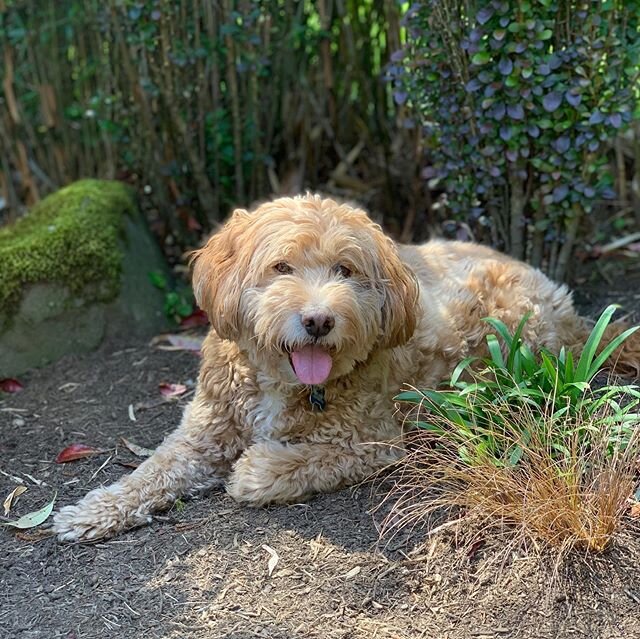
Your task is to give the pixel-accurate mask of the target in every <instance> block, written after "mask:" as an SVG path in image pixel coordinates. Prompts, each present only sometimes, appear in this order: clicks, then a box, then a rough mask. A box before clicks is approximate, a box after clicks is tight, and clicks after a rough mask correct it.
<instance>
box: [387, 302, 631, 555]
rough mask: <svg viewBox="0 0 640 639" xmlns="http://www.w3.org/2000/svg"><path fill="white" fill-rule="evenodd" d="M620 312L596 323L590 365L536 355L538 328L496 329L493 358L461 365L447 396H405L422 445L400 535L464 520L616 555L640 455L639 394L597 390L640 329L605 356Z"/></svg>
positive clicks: (405, 480)
mask: <svg viewBox="0 0 640 639" xmlns="http://www.w3.org/2000/svg"><path fill="white" fill-rule="evenodd" d="M614 310H615V307H613V306H610V307H608V308H607V309H606V310H605V312H604V313H603V314H602V316H601V317H600V319H599V320H598V321H597V322H596V324H595V326H594V328H593V330H592V332H591V334H590V335H589V337H588V339H587V341H586V343H585V346H584V348H583V350H582V352H581V354H580V356H579V357H576V356H574V354H573V353H571V352H570V351H567V350H566V349H562V350H561V351H560V353H558V354H557V355H556V354H553V353H551V352H549V351H546V350H542V351H540V352H539V353H534V352H533V351H532V350H531V349H530V348H529V347H528V346H527V345H526V344H525V343H524V342H523V341H522V332H523V328H524V326H525V323H526V321H527V317H525V318H523V320H522V321H521V322H520V325H519V326H518V327H517V329H516V331H515V332H514V333H513V334H511V333H510V332H509V331H508V329H507V327H506V326H505V325H504V324H503V323H502V322H499V321H498V320H495V319H487V320H486V321H487V322H489V324H490V325H491V326H492V328H493V329H494V330H495V333H496V334H495V335H489V336H488V337H487V346H488V352H489V357H487V358H484V359H471V358H469V359H466V360H464V361H463V362H461V363H460V364H459V365H458V366H457V367H456V369H455V370H454V372H453V375H452V377H451V380H450V382H449V386H450V388H449V389H447V390H423V391H418V390H411V391H406V392H404V393H401V394H400V395H399V396H398V397H397V400H398V401H400V402H402V403H403V404H405V405H407V404H408V405H409V412H408V416H407V419H408V421H409V422H410V423H412V424H413V425H414V426H415V427H417V432H418V436H417V437H416V438H415V441H414V445H413V446H412V447H411V449H410V452H409V453H408V455H407V457H406V458H405V459H404V461H403V462H402V473H401V480H400V481H399V482H398V485H397V488H396V491H398V490H399V491H400V493H401V496H400V498H399V499H398V502H397V505H396V508H395V509H394V512H393V514H392V518H391V519H390V521H393V522H394V524H393V526H404V525H406V524H409V523H415V522H416V520H418V519H422V518H423V517H424V516H425V515H428V514H429V513H432V512H433V511H434V510H437V509H441V508H443V507H444V508H456V509H457V508H462V509H463V510H464V511H465V512H473V513H475V514H478V515H480V516H481V518H482V519H483V521H484V522H485V523H486V524H487V525H493V524H497V523H508V524H510V525H511V529H512V530H513V531H518V532H519V533H520V534H522V535H523V536H524V537H528V538H529V539H535V540H536V541H539V540H544V541H546V542H548V543H549V544H551V545H552V546H554V547H556V548H560V549H563V550H568V549H571V548H581V549H587V550H591V551H602V550H604V549H605V548H607V547H608V546H609V544H610V543H611V541H612V539H613V537H614V535H615V533H616V531H617V530H619V528H620V525H621V523H622V521H623V518H624V513H625V511H626V509H627V506H628V500H629V498H630V497H631V496H632V494H633V491H634V485H635V483H636V465H637V460H638V457H639V455H640V436H639V432H640V429H639V428H638V427H639V426H640V413H638V411H637V408H638V405H639V404H640V393H639V392H638V388H637V387H636V386H633V385H616V384H608V385H605V386H602V387H600V388H598V387H595V386H596V385H595V384H593V379H594V377H595V376H596V374H597V373H598V372H599V371H600V370H601V367H602V366H603V364H604V362H605V361H606V360H607V358H608V357H610V356H611V355H612V353H613V352H614V351H615V350H616V348H618V347H619V346H620V345H621V344H622V343H623V342H624V340H625V339H627V338H628V337H629V335H631V334H632V333H633V332H634V331H635V330H637V328H638V327H635V328H631V329H628V330H626V331H624V332H623V333H621V334H620V335H619V336H618V337H616V338H615V339H614V340H612V341H611V342H610V343H609V344H606V345H603V344H602V340H603V335H604V333H605V330H606V328H607V326H608V324H609V322H610V320H611V316H612V315H613V312H614ZM417 486H418V487H419V493H416V487H417ZM416 494H418V495H419V497H418V498H416Z"/></svg>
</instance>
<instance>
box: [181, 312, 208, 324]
mask: <svg viewBox="0 0 640 639" xmlns="http://www.w3.org/2000/svg"><path fill="white" fill-rule="evenodd" d="M208 325H209V318H208V317H207V314H206V313H205V312H204V311H203V310H202V309H200V308H199V309H198V310H197V311H193V313H191V315H187V317H184V318H182V320H181V321H180V328H195V327H196V326H208Z"/></svg>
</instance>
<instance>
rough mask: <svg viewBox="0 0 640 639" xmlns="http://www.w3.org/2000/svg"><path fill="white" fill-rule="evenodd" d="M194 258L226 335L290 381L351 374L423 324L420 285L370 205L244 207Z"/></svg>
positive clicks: (198, 291)
mask: <svg viewBox="0 0 640 639" xmlns="http://www.w3.org/2000/svg"><path fill="white" fill-rule="evenodd" d="M192 265H193V288H194V292H195V296H196V299H197V301H198V304H199V305H200V307H201V308H203V309H204V310H205V311H206V312H207V314H208V316H209V319H210V321H211V324H212V326H213V328H214V329H215V330H216V332H217V333H218V335H219V336H220V337H222V338H224V339H229V340H233V341H235V342H237V343H238V344H239V345H240V347H241V348H242V349H243V350H244V351H246V352H247V353H248V355H249V357H250V358H251V360H252V361H253V362H254V364H255V365H256V366H258V367H259V368H260V369H261V370H263V371H264V372H265V373H267V374H269V375H271V376H276V377H277V378H279V379H281V380H282V381H288V382H294V383H302V384H323V383H325V382H326V381H327V380H328V379H335V378H337V377H340V376H342V375H346V374H348V373H349V372H350V371H351V370H352V369H353V367H354V366H355V365H356V364H357V363H358V362H363V361H366V360H367V359H368V357H369V356H370V355H371V354H372V353H373V352H374V351H376V350H377V349H380V348H390V347H394V346H398V345H400V344H403V343H405V342H406V341H407V340H408V339H409V338H410V337H411V335H412V334H413V331H414V328H415V323H416V306H417V298H418V289H417V283H416V279H415V276H414V275H413V273H412V272H411V271H410V270H409V269H408V268H407V267H406V266H405V265H404V264H403V263H402V262H401V261H400V259H399V257H398V253H397V250H396V247H395V245H394V243H393V242H392V241H391V240H390V239H389V238H387V237H386V236H385V235H384V234H383V233H382V230H381V229H380V227H379V226H378V225H377V224H374V223H373V222H372V221H371V220H370V219H369V217H368V216H367V214H366V213H365V212H364V211H362V210H360V209H356V208H353V207H352V206H349V205H347V204H339V203H337V202H334V201H333V200H330V199H324V198H321V197H319V196H314V195H307V196H305V197H297V198H281V199H277V200H274V201H272V202H268V203H266V204H262V205H261V206H259V207H258V208H257V209H256V210H254V211H252V212H248V211H245V210H237V211H235V212H234V213H233V216H232V217H231V218H230V219H229V221H228V222H227V223H226V224H225V225H224V226H223V227H222V229H221V230H220V231H219V232H218V233H216V234H215V235H214V236H213V237H211V239H210V240H209V241H208V243H207V244H206V246H204V248H202V249H200V250H199V251H196V252H195V253H194V254H193V256H192Z"/></svg>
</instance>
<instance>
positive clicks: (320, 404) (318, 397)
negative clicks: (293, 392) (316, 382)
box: [309, 386, 326, 411]
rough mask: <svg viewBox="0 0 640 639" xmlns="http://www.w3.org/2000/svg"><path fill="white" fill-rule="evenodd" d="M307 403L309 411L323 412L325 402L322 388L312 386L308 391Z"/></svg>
mask: <svg viewBox="0 0 640 639" xmlns="http://www.w3.org/2000/svg"><path fill="white" fill-rule="evenodd" d="M309 402H310V404H311V410H319V411H321V410H324V407H325V406H326V401H325V399H324V387H323V386H312V387H311V388H310V389H309Z"/></svg>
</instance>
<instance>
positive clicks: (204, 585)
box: [0, 278, 640, 639]
mask: <svg viewBox="0 0 640 639" xmlns="http://www.w3.org/2000/svg"><path fill="white" fill-rule="evenodd" d="M639 284H640V278H638V280H636V281H635V284H634V283H633V280H631V281H630V280H624V281H622V282H621V284H620V285H619V287H618V289H616V287H615V286H610V287H607V290H606V291H604V292H603V290H602V289H601V288H599V289H598V290H597V291H595V292H594V291H592V290H591V289H590V288H589V287H588V286H585V287H583V290H582V293H581V294H580V295H579V296H578V301H579V303H580V305H581V307H582V308H584V309H587V311H588V312H591V313H594V312H597V311H598V310H599V309H601V308H603V306H604V304H605V303H608V302H610V301H624V302H627V307H628V308H630V309H636V310H638V309H640V285H639ZM197 367H198V358H197V356H195V355H193V354H191V353H188V352H167V351H161V350H157V349H156V348H154V347H152V346H150V345H149V344H148V343H144V342H137V343H130V342H128V341H127V340H126V339H125V338H124V337H123V338H122V340H120V341H119V342H117V343H114V342H112V343H109V344H105V345H104V346H103V347H102V348H101V349H100V350H99V351H98V352H96V353H93V354H90V355H86V356H81V357H80V356H78V357H67V358H65V359H63V360H61V361H60V362H58V363H57V364H55V365H53V366H50V367H48V368H45V369H42V370H38V371H34V372H32V373H31V374H29V375H27V376H25V377H24V378H22V381H23V382H24V383H25V390H24V391H23V392H21V393H18V394H15V395H4V396H1V397H0V471H1V473H2V474H0V497H2V499H4V497H5V496H6V495H7V494H8V493H9V492H10V491H11V490H12V489H13V488H14V487H15V486H16V485H17V483H16V480H15V479H14V478H16V477H17V478H19V479H21V480H22V481H23V482H24V485H25V486H27V487H28V491H27V492H26V493H25V494H23V495H22V496H21V497H20V499H19V501H18V502H17V504H16V505H15V506H14V507H13V508H12V511H11V515H12V516H16V517H17V516H19V515H22V514H24V513H27V512H29V511H31V510H34V509H37V508H40V507H41V506H43V505H44V504H45V503H47V502H48V501H50V500H51V499H52V497H53V496H54V494H55V493H57V506H62V505H64V504H69V503H72V502H75V501H76V500H77V499H79V498H80V497H82V496H83V495H84V494H85V493H86V492H87V491H88V490H89V489H91V488H95V487H96V486H99V485H101V484H108V483H110V482H112V481H114V480H116V479H117V478H118V477H119V476H121V475H122V474H123V473H125V472H129V471H130V468H127V467H126V466H123V465H122V464H127V463H129V464H131V463H136V462H138V461H139V459H138V458H136V457H135V455H133V454H132V453H131V452H130V451H129V450H128V449H127V448H126V447H124V446H122V444H121V443H120V438H121V437H126V438H127V439H129V440H131V441H133V442H135V443H136V444H139V445H142V446H146V447H149V448H153V447H154V446H155V445H156V444H157V443H159V441H160V440H161V439H162V437H163V436H164V435H165V434H166V433H168V432H169V431H170V430H171V429H173V428H174V427H175V425H176V424H177V422H178V420H179V418H180V413H181V410H182V408H183V405H184V403H185V402H186V401H188V396H186V397H183V398H181V399H180V400H179V401H164V400H163V398H162V397H161V396H160V394H159V391H158V385H159V384H160V383H161V382H179V383H184V384H187V385H188V386H190V385H191V384H192V383H193V380H195V378H196V374H197ZM130 405H131V406H132V407H133V415H134V416H135V418H136V421H132V419H131V417H130V409H129V406H130ZM75 442H79V443H85V444H88V445H91V446H95V447H98V448H103V449H105V450H106V451H107V452H106V453H104V454H102V455H98V456H95V457H92V458H89V459H85V460H81V461H76V462H73V463H69V464H55V463H54V461H53V460H54V459H55V457H56V455H57V454H58V452H60V450H62V449H63V448H64V447H65V446H67V445H69V444H71V443H75ZM380 492H381V489H378V490H374V489H372V487H371V486H361V487H358V488H356V489H351V490H345V491H343V492H340V493H337V494H333V495H325V496H319V497H316V498H314V499H312V500H311V501H309V502H308V503H306V504H300V505H293V506H288V507H269V508H263V509H257V510H256V509H249V508H246V507H241V506H239V505H237V504H236V503H234V502H233V501H232V500H231V499H230V498H229V497H228V496H226V495H225V494H224V493H223V492H221V491H220V492H214V493H213V494H210V495H208V496H205V497H202V498H200V499H197V500H194V501H191V502H186V503H179V504H178V505H176V506H175V507H174V508H173V509H172V510H171V511H170V512H169V513H165V514H163V515H162V516H158V517H156V518H155V519H154V522H153V523H152V524H151V525H150V526H148V527H145V528H141V529H138V530H135V531H132V532H129V533H126V534H123V535H121V536H119V537H117V538H116V539H113V540H110V541H107V542H103V543H95V544H60V543H58V542H57V541H56V540H55V539H54V538H52V537H51V536H46V534H45V535H43V533H42V532H39V529H38V531H35V532H34V531H29V532H28V533H24V534H20V533H18V534H16V533H15V532H12V531H9V530H7V529H0V549H1V552H0V637H1V638H2V639H14V638H15V639H18V638H20V639H22V638H24V639H92V638H98V637H100V638H102V637H117V638H118V639H129V638H136V639H137V638H158V639H159V638H163V639H178V638H184V639H205V638H207V639H209V638H218V637H220V638H222V637H225V638H226V637H229V638H233V639H245V638H247V639H248V638H250V637H269V638H273V639H315V638H317V639H325V638H326V639H334V638H335V639H338V638H340V639H347V638H348V639H375V638H379V639H405V638H406V639H414V638H416V639H417V638H418V637H425V638H427V639H461V638H465V639H466V638H476V639H491V638H504V639H510V638H511V639H534V638H536V639H546V638H549V639H552V638H553V639H569V638H573V637H588V638H590V639H591V638H603V639H609V638H611V639H613V638H619V639H629V638H633V637H640V619H639V617H640V567H639V565H638V558H639V557H640V542H639V541H638V539H637V537H636V536H634V535H633V534H630V535H627V536H626V537H625V538H624V539H623V540H621V542H620V543H619V544H618V545H617V546H616V547H615V548H614V549H613V550H612V551H610V552H609V553H607V554H606V555H605V556H602V557H600V558H597V559H595V560H591V561H589V562H587V561H584V562H583V561H576V562H575V565H570V566H568V567H566V568H565V569H564V570H563V571H562V572H561V574H560V576H558V577H556V578H553V576H552V574H551V568H550V564H549V563H548V562H546V561H544V560H540V559H536V558H534V557H531V556H527V555H526V554H525V553H522V552H513V553H510V554H506V555H505V553H504V552H499V551H500V550H502V549H500V548H498V547H496V545H495V544H492V543H486V544H485V545H484V546H482V547H480V548H478V547H477V543H475V542H474V540H473V539H471V540H466V541H465V540H462V541H461V539H459V538H457V537H456V536H455V535H453V534H451V533H448V532H443V533H441V534H437V535H434V536H431V537H429V536H428V535H427V533H426V531H424V530H423V531H422V532H421V533H419V534H415V535H413V536H407V535H405V536H398V537H396V538H394V539H392V540H391V541H390V542H387V541H385V540H383V541H380V539H379V532H378V529H379V526H380V521H381V519H382V517H384V510H382V511H381V510H377V511H376V510H375V507H376V506H377V505H378V504H379V502H380V500H381V495H380ZM274 556H277V564H276V565H275V566H273V564H274V562H275V560H274V559H273V557H274ZM497 557H501V559H500V561H496V558H497ZM505 557H506V558H505ZM270 560H271V568H270V565H269V561H270ZM270 570H271V574H269V573H270Z"/></svg>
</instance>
